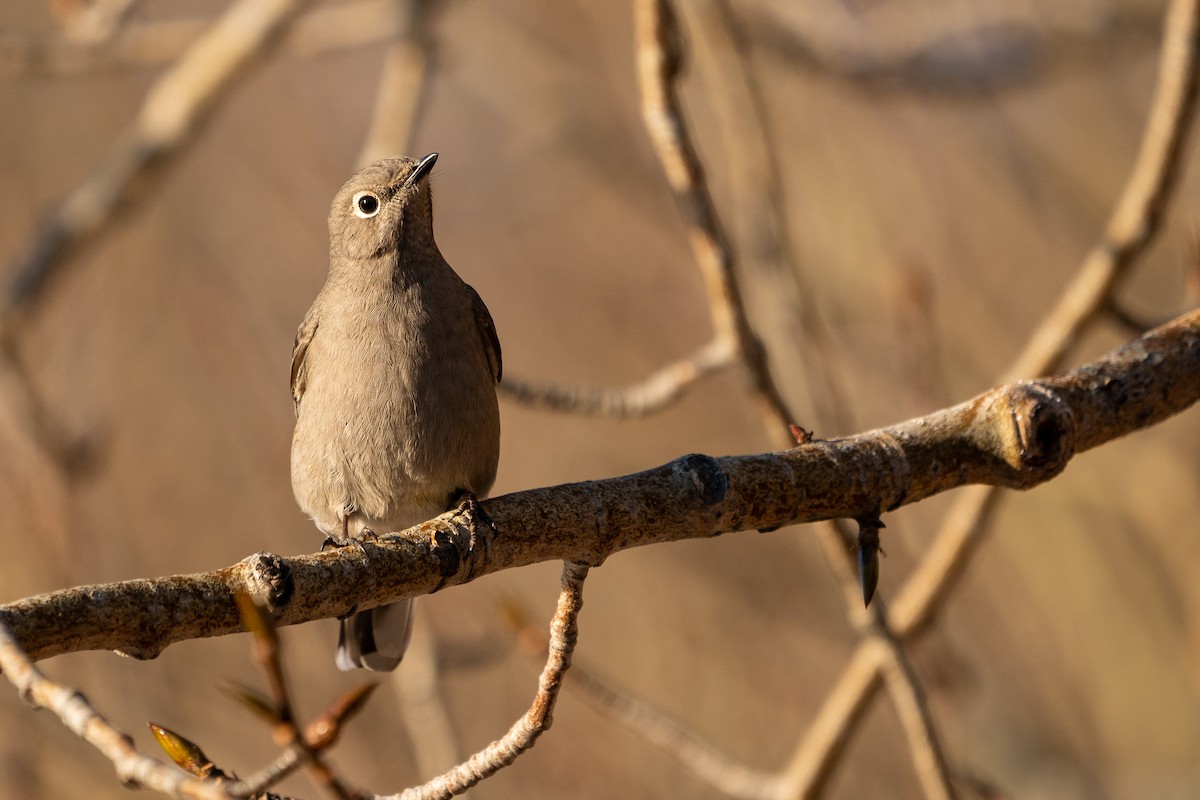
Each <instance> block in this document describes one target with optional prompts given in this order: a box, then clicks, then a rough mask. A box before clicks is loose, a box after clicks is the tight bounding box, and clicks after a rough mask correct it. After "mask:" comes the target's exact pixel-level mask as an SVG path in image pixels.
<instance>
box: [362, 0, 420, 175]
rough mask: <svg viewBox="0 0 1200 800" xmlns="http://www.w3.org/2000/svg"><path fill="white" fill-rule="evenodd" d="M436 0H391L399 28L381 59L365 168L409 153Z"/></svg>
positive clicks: (363, 154) (364, 160)
mask: <svg viewBox="0 0 1200 800" xmlns="http://www.w3.org/2000/svg"><path fill="white" fill-rule="evenodd" d="M434 2H435V0H392V3H393V4H395V5H398V6H399V8H398V9H397V12H396V13H397V16H398V17H400V18H401V20H402V21H401V25H400V28H399V30H398V31H397V32H396V36H395V40H394V41H393V42H392V44H391V45H390V46H389V47H388V50H387V53H386V54H385V55H384V59H383V69H382V74H381V75H380V79H379V88H378V89H377V90H376V94H375V110H374V112H373V113H372V116H371V126H370V128H369V130H368V132H367V136H366V140H365V141H364V142H363V148H362V151H361V152H360V153H359V156H358V165H359V166H360V167H365V166H367V165H368V164H372V163H374V162H376V161H378V160H379V159H381V158H386V157H388V156H394V155H396V154H398V153H406V152H408V148H409V142H410V141H411V139H412V132H413V130H414V128H415V127H416V120H417V116H418V113H419V112H420V109H421V103H422V100H423V99H424V96H425V87H426V85H427V84H428V75H427V69H428V62H429V58H430V51H431V50H432V47H433V42H432V40H431V38H430V35H429V30H428V27H429V15H430V11H431V9H432V6H433V5H434Z"/></svg>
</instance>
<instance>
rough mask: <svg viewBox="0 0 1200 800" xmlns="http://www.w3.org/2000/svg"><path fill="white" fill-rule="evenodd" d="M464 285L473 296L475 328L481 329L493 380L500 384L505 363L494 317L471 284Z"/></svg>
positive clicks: (480, 332) (472, 306) (480, 336)
mask: <svg viewBox="0 0 1200 800" xmlns="http://www.w3.org/2000/svg"><path fill="white" fill-rule="evenodd" d="M464 285H465V286H466V287H467V293H468V294H469V295H470V296H471V310H472V311H474V312H475V327H476V328H478V329H479V338H480V339H481V340H482V341H483V352H484V353H486V354H487V360H488V364H490V365H491V367H492V378H493V379H494V380H495V381H496V383H499V382H500V376H501V374H503V372H504V362H503V359H502V358H501V355H500V337H499V336H497V335H496V323H495V322H493V321H492V315H491V314H490V313H489V312H488V308H487V306H486V305H485V304H484V302H483V298H482V297H480V296H479V292H477V291H475V289H474V288H472V287H471V286H470V285H469V284H464Z"/></svg>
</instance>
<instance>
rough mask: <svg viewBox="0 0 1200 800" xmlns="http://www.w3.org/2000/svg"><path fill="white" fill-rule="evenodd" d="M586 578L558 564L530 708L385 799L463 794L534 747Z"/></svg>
mask: <svg viewBox="0 0 1200 800" xmlns="http://www.w3.org/2000/svg"><path fill="white" fill-rule="evenodd" d="M587 574H588V567H586V566H584V565H582V564H578V563H575V562H571V561H565V562H563V571H562V593H561V594H560V595H559V597H558V607H557V608H556V609H555V612H554V619H553V620H552V621H551V622H550V647H549V653H548V655H547V657H546V666H545V668H544V669H543V670H542V675H541V677H540V678H539V680H538V690H537V694H536V695H535V696H534V698H533V704H532V705H531V706H530V708H529V710H528V711H526V712H525V714H524V715H523V716H522V717H521V718H520V719H518V720H517V721H516V722H515V723H514V724H513V726H512V728H510V729H509V731H508V733H506V734H505V735H504V736H503V737H501V738H500V739H498V740H497V741H495V742H492V743H491V744H490V745H488V746H487V747H485V748H484V749H482V750H480V751H479V752H478V753H476V754H475V755H473V756H471V758H469V759H467V761H465V762H463V763H462V764H459V765H458V766H457V767H454V768H453V769H451V770H450V771H448V772H446V773H445V774H443V775H439V776H438V777H436V778H434V779H433V780H431V781H429V782H428V783H426V784H425V785H424V786H420V787H415V788H412V789H406V790H405V791H403V792H401V793H400V794H398V795H393V796H392V797H391V798H384V800H435V799H436V800H441V799H442V798H449V797H453V796H454V795H457V794H462V793H463V792H465V791H466V790H467V789H470V788H471V787H472V786H474V785H475V784H477V783H479V782H480V781H481V780H484V779H485V778H487V777H489V776H491V775H493V774H495V773H496V772H497V771H499V770H501V769H503V768H504V767H507V766H509V765H510V764H512V763H513V762H514V761H515V760H516V759H517V757H518V756H520V755H521V754H522V753H524V752H525V751H526V750H528V749H529V748H531V747H533V745H534V743H535V742H536V741H537V739H538V737H539V736H541V735H542V734H543V733H544V732H546V731H547V730H549V728H550V725H551V723H552V722H553V714H554V704H555V702H556V701H557V700H558V694H559V691H560V690H561V689H562V682H563V676H564V675H566V672H567V669H568V668H569V667H570V666H571V655H572V653H573V652H574V651H575V640H576V638H577V636H578V634H579V610H580V608H582V607H583V582H584V580H585V579H586V578H587Z"/></svg>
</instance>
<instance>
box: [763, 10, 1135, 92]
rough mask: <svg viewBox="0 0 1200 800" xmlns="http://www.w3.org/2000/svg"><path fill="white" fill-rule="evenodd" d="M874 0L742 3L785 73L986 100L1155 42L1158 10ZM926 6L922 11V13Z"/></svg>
mask: <svg viewBox="0 0 1200 800" xmlns="http://www.w3.org/2000/svg"><path fill="white" fill-rule="evenodd" d="M939 10H940V9H939V8H937V7H925V8H922V9H919V10H916V11H914V9H911V8H906V7H904V6H902V5H896V4H889V3H878V4H873V5H871V6H869V7H854V8H851V7H848V6H847V5H846V4H844V3H840V2H836V1H835V0H831V1H830V2H820V3H804V4H790V5H783V6H765V5H764V6H760V7H757V8H752V7H748V8H746V9H745V10H744V11H743V12H742V16H743V18H744V20H745V22H744V25H745V27H746V29H747V30H748V31H749V32H750V34H751V35H752V36H753V38H754V41H755V43H756V47H757V48H758V49H760V50H761V51H762V52H764V53H765V54H767V55H768V56H770V57H771V58H772V59H773V60H776V61H778V62H780V63H781V64H783V65H784V67H785V68H786V69H788V70H790V71H799V70H804V71H808V72H811V73H815V74H820V75H823V76H828V77H830V78H833V79H835V80H839V81H843V82H846V83H849V84H851V85H853V86H856V87H861V88H864V89H869V90H871V91H875V92H880V91H893V92H909V93H911V92H921V93H924V94H928V95H942V96H953V97H956V98H959V97H961V98H962V99H964V100H968V101H972V100H973V101H976V102H978V101H980V100H985V99H986V98H988V97H989V96H990V95H989V94H988V93H989V92H993V91H998V90H1002V89H1005V88H1009V87H1013V86H1018V85H1020V84H1023V83H1027V82H1030V81H1032V80H1037V79H1039V78H1043V77H1044V76H1046V75H1047V74H1049V73H1051V72H1052V70H1054V69H1055V68H1064V67H1068V66H1073V65H1078V64H1080V63H1081V62H1082V63H1085V64H1086V63H1087V62H1091V61H1098V60H1103V61H1104V62H1105V63H1111V61H1112V58H1113V53H1114V50H1115V49H1116V48H1118V47H1124V48H1126V49H1128V50H1136V51H1137V52H1141V50H1142V49H1143V48H1149V47H1152V46H1153V44H1154V40H1153V32H1154V30H1153V29H1154V27H1155V24H1156V23H1157V21H1158V17H1157V15H1156V14H1155V10H1156V7H1153V6H1142V5H1136V6H1134V5H1132V4H1125V3H1112V2H1093V3H1034V4H1025V3H1021V4H1017V3H983V4H976V5H974V6H972V7H971V13H970V14H952V13H949V14H948V13H938V11H939ZM921 11H924V12H926V13H920V12H921Z"/></svg>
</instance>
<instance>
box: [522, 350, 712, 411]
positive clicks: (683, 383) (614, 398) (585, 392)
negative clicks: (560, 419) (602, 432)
mask: <svg viewBox="0 0 1200 800" xmlns="http://www.w3.org/2000/svg"><path fill="white" fill-rule="evenodd" d="M734 352H735V351H734V349H733V348H732V347H731V346H730V343H729V342H728V341H727V340H724V339H714V340H713V341H711V342H709V343H708V344H706V345H704V346H703V347H701V348H700V349H699V350H697V351H696V352H695V353H693V354H692V355H690V356H688V357H687V358H683V359H680V360H678V361H673V362H671V363H670V364H667V365H666V366H665V367H662V368H661V369H659V370H657V371H656V372H654V373H653V374H652V375H650V376H649V377H647V378H645V379H644V380H642V381H639V382H638V383H635V384H632V385H630V386H625V387H622V388H619V389H608V388H606V389H600V388H593V387H584V386H559V385H550V384H547V385H535V384H532V383H528V382H526V381H525V380H523V379H521V378H517V377H512V376H510V375H507V374H506V375H505V376H504V380H503V382H502V383H501V384H500V391H501V392H503V393H504V394H505V395H507V396H508V397H511V398H512V399H514V400H516V401H518V402H521V403H525V404H526V405H530V406H540V407H543V408H550V409H553V410H555V411H570V412H574V413H577V414H597V415H602V416H606V417H616V418H624V417H638V416H644V415H646V414H651V413H653V412H656V411H661V410H662V409H664V408H666V407H667V406H669V405H671V404H672V403H674V402H675V401H676V400H678V399H679V398H680V397H681V396H682V395H683V393H684V392H685V391H686V390H687V389H688V388H689V387H691V386H692V384H694V383H696V381H698V380H700V379H701V378H703V377H704V376H706V375H709V374H711V373H713V372H717V371H718V370H722V369H725V368H727V367H729V366H731V365H732V364H733V363H734Z"/></svg>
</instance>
